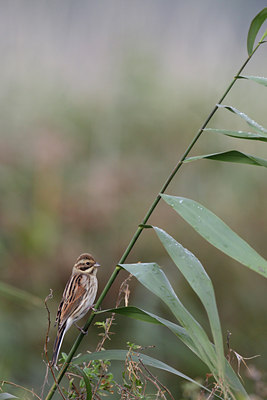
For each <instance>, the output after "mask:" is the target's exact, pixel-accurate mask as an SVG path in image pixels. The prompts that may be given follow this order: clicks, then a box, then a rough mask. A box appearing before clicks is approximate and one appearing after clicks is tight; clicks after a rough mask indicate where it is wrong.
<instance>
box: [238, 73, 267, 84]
mask: <svg viewBox="0 0 267 400" xmlns="http://www.w3.org/2000/svg"><path fill="white" fill-rule="evenodd" d="M238 78H239V79H248V80H250V81H253V82H256V83H259V84H260V85H263V86H267V78H264V77H263V76H252V75H239V76H238Z"/></svg>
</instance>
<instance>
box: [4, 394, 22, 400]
mask: <svg viewBox="0 0 267 400" xmlns="http://www.w3.org/2000/svg"><path fill="white" fill-rule="evenodd" d="M7 399H18V397H17V396H13V394H10V393H0V400H7Z"/></svg>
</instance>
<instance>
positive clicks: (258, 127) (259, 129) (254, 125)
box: [217, 104, 267, 133]
mask: <svg viewBox="0 0 267 400" xmlns="http://www.w3.org/2000/svg"><path fill="white" fill-rule="evenodd" d="M217 106H218V107H219V108H225V109H226V110H228V111H231V112H232V113H234V114H236V115H238V116H239V117H240V118H242V119H243V120H244V121H246V123H247V124H248V125H249V126H251V127H252V128H253V129H255V131H256V132H258V133H267V129H265V128H264V127H263V126H261V125H260V124H258V123H257V122H256V121H254V120H253V119H251V118H250V117H248V116H247V115H246V114H245V113H243V112H241V111H239V110H238V109H237V108H235V107H232V106H226V105H223V104H217Z"/></svg>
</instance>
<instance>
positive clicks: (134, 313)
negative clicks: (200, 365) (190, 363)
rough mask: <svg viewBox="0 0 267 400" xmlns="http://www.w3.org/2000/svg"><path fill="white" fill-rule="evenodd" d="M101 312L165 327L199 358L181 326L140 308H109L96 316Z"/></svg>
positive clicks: (192, 343)
mask: <svg viewBox="0 0 267 400" xmlns="http://www.w3.org/2000/svg"><path fill="white" fill-rule="evenodd" d="M103 312H111V313H113V312H114V313H116V314H120V315H124V316H127V317H130V318H134V319H137V320H139V321H145V322H149V323H151V324H158V325H163V326H166V327H167V328H168V329H169V330H170V331H172V332H173V333H174V334H175V335H176V336H177V337H178V338H179V339H180V340H181V341H182V342H183V343H184V344H185V345H186V346H188V347H189V348H190V350H192V351H193V352H194V353H195V354H196V355H197V356H198V357H199V358H200V355H199V352H198V350H197V348H196V346H195V344H194V342H193V341H192V339H191V338H190V336H189V335H188V333H187V331H186V329H184V328H183V327H182V326H180V325H177V324H175V323H173V322H171V321H168V320H167V319H165V318H161V317H159V316H158V315H155V314H152V313H150V312H148V311H145V310H141V309H140V308H137V307H133V306H129V307H118V308H111V309H108V310H103V311H98V312H97V313H98V314H101V313H103Z"/></svg>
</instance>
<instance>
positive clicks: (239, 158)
mask: <svg viewBox="0 0 267 400" xmlns="http://www.w3.org/2000/svg"><path fill="white" fill-rule="evenodd" d="M203 159H210V160H215V161H223V162H231V163H237V164H250V165H256V166H259V167H265V168H267V160H265V159H264V158H260V157H256V156H252V155H250V154H245V153H242V152H241V151H237V150H229V151H225V152H222V153H213V154H203V155H201V156H196V157H189V158H186V159H185V161H184V162H191V161H196V160H203Z"/></svg>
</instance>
